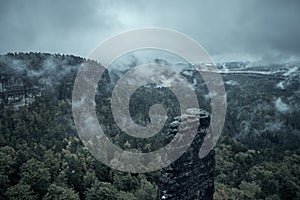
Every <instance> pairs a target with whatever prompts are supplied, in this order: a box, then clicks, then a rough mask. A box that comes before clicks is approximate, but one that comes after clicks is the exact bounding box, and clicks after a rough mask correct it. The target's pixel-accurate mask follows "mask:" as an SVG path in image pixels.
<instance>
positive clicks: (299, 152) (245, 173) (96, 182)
mask: <svg viewBox="0 0 300 200" xmlns="http://www.w3.org/2000/svg"><path fill="white" fill-rule="evenodd" d="M85 61H86V60H84V59H82V58H79V57H75V56H67V55H51V54H43V53H19V54H7V55H4V56H0V69H1V71H0V77H2V76H9V77H11V78H13V77H17V78H19V79H21V81H22V82H23V84H24V85H25V86H27V87H35V88H38V89H39V91H40V95H37V96H35V98H34V101H32V102H31V103H29V104H26V105H25V106H20V107H18V108H17V109H16V107H15V104H14V103H5V101H1V105H0V110H1V112H0V199H108V200H109V199H110V200H126V199H127V200H129V199H130V200H132V199H143V200H144V199H145V200H147V199H149V200H150V199H156V197H157V188H158V178H159V174H160V172H159V171H157V172H152V173H147V174H131V173H123V172H118V171H115V170H112V169H110V168H108V167H107V166H105V165H103V164H102V163H101V162H99V161H97V160H96V159H95V158H94V157H93V156H92V155H91V154H90V153H89V151H88V150H87V149H86V148H85V147H84V146H83V144H82V142H81V140H80V138H79V137H78V135H77V132H76V129H75V127H74V123H73V120H72V110H71V103H72V102H71V95H72V86H73V83H74V80H75V77H76V74H77V71H78V69H79V67H80V64H81V63H83V62H85ZM87 62H90V63H91V64H95V65H99V66H101V65H100V64H97V63H95V62H93V61H87ZM228 65H229V67H230V66H231V65H232V66H235V65H234V64H233V63H232V64H228ZM221 67H222V66H221ZM221 67H220V68H221ZM227 67H228V66H227ZM238 67H241V66H238ZM256 67H257V66H253V67H252V69H251V70H252V71H255V70H257V71H258V72H259V70H262V69H264V68H263V67H260V68H259V69H256ZM265 67H266V66H265ZM296 67H297V70H298V71H297V70H296V71H294V72H293V73H290V74H285V73H287V72H289V70H288V69H289V68H290V66H281V65H280V66H269V68H267V69H268V70H271V69H273V68H276V70H277V71H278V69H280V70H281V71H280V70H279V71H280V73H281V72H282V73H281V74H280V73H277V74H276V73H274V74H272V75H267V74H263V73H257V74H255V73H254V74H253V73H252V74H250V73H249V69H244V73H239V74H234V73H227V74H225V73H224V74H222V76H223V79H224V82H225V87H226V91H227V94H228V112H227V117H226V124H225V128H224V131H223V135H222V138H221V140H220V141H219V142H218V145H217V147H216V161H217V166H216V174H215V185H216V188H215V199H270V200H271V199H272V200H276V199H300V147H299V144H300V124H299V117H300V95H299V94H300V92H299V85H300V79H299V76H300V75H299V74H300V72H299V70H300V67H299V65H296ZM247 70H248V71H247ZM182 74H183V75H185V76H186V78H187V80H189V81H190V82H191V83H195V82H194V80H195V81H196V84H195V85H194V87H195V90H197V88H198V89H199V90H198V99H199V100H200V101H201V102H203V104H202V106H203V107H204V108H205V109H207V110H209V109H210V108H209V98H207V88H206V87H205V86H204V84H205V83H204V82H203V80H202V79H201V77H200V76H199V75H197V74H195V73H189V74H187V73H184V72H182ZM110 76H113V77H118V73H116V72H113V71H110V72H108V71H106V73H105V74H104V75H103V77H102V81H100V82H99V88H98V93H97V95H96V103H97V105H96V111H97V113H98V118H99V121H100V123H101V124H103V126H104V127H105V133H106V135H107V136H108V137H110V139H111V140H112V141H113V142H114V144H116V145H118V146H120V147H121V148H123V149H127V150H130V151H139V152H150V151H153V150H156V149H159V148H160V147H162V146H164V145H165V144H166V143H167V142H168V141H167V140H166V139H165V138H164V134H165V133H166V131H168V126H167V124H166V126H165V127H164V129H163V130H162V131H161V132H160V133H159V134H157V135H156V136H155V137H151V138H148V139H136V138H133V137H130V136H128V135H126V134H124V133H123V132H122V131H121V130H120V129H119V128H118V127H117V126H116V125H115V124H114V122H113V117H112V115H111V111H110V101H109V97H110V95H111V92H112V88H113V81H111V80H110ZM279 83H282V84H281V85H279V86H278V84H279ZM281 86H282V87H281ZM3 94H4V93H3ZM203 94H204V95H203ZM1 95H2V93H1ZM154 97H155V98H154ZM1 98H3V99H4V98H5V97H4V96H1ZM174 99H175V97H174V95H173V94H172V93H171V92H170V91H169V90H168V89H167V88H157V87H148V86H147V87H146V86H145V87H141V88H139V89H138V90H137V91H136V92H135V93H134V95H133V96H132V99H131V101H130V105H131V107H130V109H131V110H130V112H131V115H132V117H133V119H134V121H135V122H136V123H140V124H147V123H149V117H148V111H149V107H150V106H151V105H153V104H155V103H162V104H163V105H164V106H165V108H166V110H167V111H168V116H169V117H170V118H172V117H174V116H177V115H179V114H180V113H179V107H178V102H177V101H176V100H174ZM138 102H139V103H138ZM140 102H143V104H142V103H140Z"/></svg>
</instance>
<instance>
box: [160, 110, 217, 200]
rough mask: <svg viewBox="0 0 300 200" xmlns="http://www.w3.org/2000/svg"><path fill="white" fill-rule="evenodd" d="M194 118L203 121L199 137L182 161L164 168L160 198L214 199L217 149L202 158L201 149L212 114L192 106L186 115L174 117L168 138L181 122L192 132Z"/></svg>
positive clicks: (184, 199)
mask: <svg viewBox="0 0 300 200" xmlns="http://www.w3.org/2000/svg"><path fill="white" fill-rule="evenodd" d="M191 120H199V121H200V125H199V127H198V131H197V134H196V137H195V138H194V140H193V142H192V144H191V146H190V147H189V148H188V150H187V151H186V152H185V153H184V154H183V155H182V156H181V157H180V158H179V159H178V160H176V161H175V162H174V163H172V164H171V165H169V166H168V167H166V168H163V169H162V170H161V176H160V180H159V191H158V199H159V200H163V199H164V200H168V199H172V200H194V199H195V200H196V199H201V200H202V199H203V200H204V199H205V200H210V199H213V193H214V172H215V152H214V151H211V152H210V153H209V154H208V155H207V156H206V157H204V158H202V159H200V158H199V150H200V147H201V145H202V142H203V140H204V137H205V135H206V134H207V131H208V127H209V123H210V115H209V113H208V112H206V111H204V110H201V109H188V110H187V111H186V114H184V115H182V116H179V117H175V118H174V121H173V122H172V123H171V124H170V128H169V132H168V135H167V137H173V136H174V135H175V134H176V133H177V130H178V127H179V125H180V126H181V125H183V127H185V128H184V131H189V130H190V129H189V126H190V124H191V122H190V121H191ZM181 127H182V126H181ZM187 134H188V133H187Z"/></svg>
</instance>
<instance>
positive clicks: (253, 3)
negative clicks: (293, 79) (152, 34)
mask: <svg viewBox="0 0 300 200" xmlns="http://www.w3.org/2000/svg"><path fill="white" fill-rule="evenodd" d="M299 21H300V1H298V0H263V1H262V0H249V1H244V0H172V1H169V0H114V1H112V0H88V1H84V0H52V1H46V0H26V1H23V0H0V54H5V53H7V52H30V51H31V52H50V53H61V54H73V55H77V56H82V57H86V56H87V54H88V53H89V52H90V51H91V50H92V49H93V48H95V47H96V46H97V45H98V44H99V43H101V42H103V41H104V40H105V39H106V38H108V37H111V36H113V35H116V34H118V33H120V32H124V31H128V30H132V29H135V28H141V27H162V28H169V29H174V30H177V31H180V32H182V33H185V34H187V35H188V36H190V37H192V38H193V39H195V40H196V41H197V42H198V43H200V44H201V45H202V46H203V47H204V48H205V49H206V50H207V52H208V53H209V55H210V56H211V57H212V58H213V59H214V60H216V61H236V60H248V61H251V60H264V61H277V60H289V59H298V58H299V57H300V26H299V24H300V23H299Z"/></svg>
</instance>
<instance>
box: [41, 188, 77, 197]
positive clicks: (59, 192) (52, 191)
mask: <svg viewBox="0 0 300 200" xmlns="http://www.w3.org/2000/svg"><path fill="white" fill-rule="evenodd" d="M43 200H79V195H78V194H77V193H75V191H74V190H73V189H71V188H67V187H62V186H58V185H56V184H51V185H50V187H49V188H48V192H47V194H46V195H45V196H44V197H43Z"/></svg>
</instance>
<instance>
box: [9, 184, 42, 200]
mask: <svg viewBox="0 0 300 200" xmlns="http://www.w3.org/2000/svg"><path fill="white" fill-rule="evenodd" d="M6 196H7V198H8V199H10V200H19V199H24V200H34V199H38V198H37V195H36V194H34V192H33V190H32V188H31V187H30V185H28V184H26V183H23V182H20V183H18V184H17V185H14V186H11V187H10V188H8V190H7V191H6Z"/></svg>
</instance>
